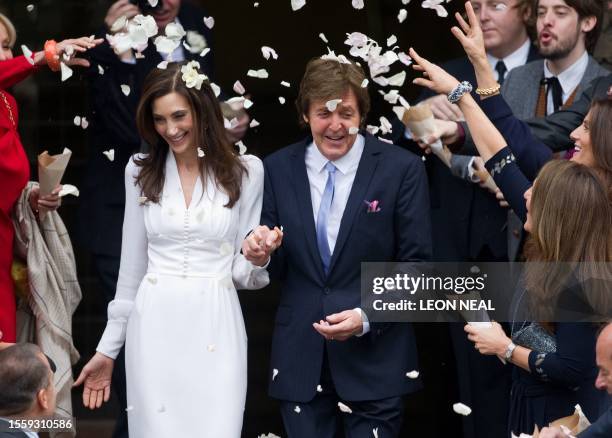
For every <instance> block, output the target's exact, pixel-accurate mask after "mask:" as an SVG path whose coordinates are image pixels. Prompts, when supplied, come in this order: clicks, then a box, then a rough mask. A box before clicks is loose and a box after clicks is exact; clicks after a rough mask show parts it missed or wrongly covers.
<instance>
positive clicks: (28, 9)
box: [26, 4, 34, 12]
mask: <svg viewBox="0 0 612 438" xmlns="http://www.w3.org/2000/svg"><path fill="white" fill-rule="evenodd" d="M33 10H34V5H33V4H29V5H27V6H26V11H28V12H32V11H33Z"/></svg>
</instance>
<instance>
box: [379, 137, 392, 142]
mask: <svg viewBox="0 0 612 438" xmlns="http://www.w3.org/2000/svg"><path fill="white" fill-rule="evenodd" d="M378 139H379V140H380V141H382V142H384V143H389V144H393V142H392V141H391V140H389V139H388V138H383V137H380V136H379V137H378Z"/></svg>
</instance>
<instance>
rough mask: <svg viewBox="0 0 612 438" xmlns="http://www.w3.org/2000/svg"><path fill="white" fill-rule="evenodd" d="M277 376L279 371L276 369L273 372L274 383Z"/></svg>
mask: <svg viewBox="0 0 612 438" xmlns="http://www.w3.org/2000/svg"><path fill="white" fill-rule="evenodd" d="M276 376H278V370H277V369H276V368H274V369H273V370H272V381H274V379H276Z"/></svg>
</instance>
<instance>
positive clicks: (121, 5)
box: [104, 0, 140, 32]
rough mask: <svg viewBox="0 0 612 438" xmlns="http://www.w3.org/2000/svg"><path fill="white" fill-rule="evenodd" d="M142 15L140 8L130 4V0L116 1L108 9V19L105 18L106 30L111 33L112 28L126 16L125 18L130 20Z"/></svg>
mask: <svg viewBox="0 0 612 438" xmlns="http://www.w3.org/2000/svg"><path fill="white" fill-rule="evenodd" d="M138 14H140V9H138V6H136V5H134V4H132V3H130V1H129V0H119V1H116V2H115V3H113V4H112V5H111V7H110V8H108V11H107V12H106V17H104V24H105V25H106V28H107V29H108V31H109V32H110V29H111V27H112V26H113V24H114V23H115V21H117V20H118V19H119V18H121V17H122V16H124V15H125V18H127V19H128V20H129V19H130V18H134V17H135V16H136V15H138Z"/></svg>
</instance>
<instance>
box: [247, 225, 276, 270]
mask: <svg viewBox="0 0 612 438" xmlns="http://www.w3.org/2000/svg"><path fill="white" fill-rule="evenodd" d="M282 242H283V232H282V231H281V230H280V228H278V227H274V229H273V230H271V229H270V228H268V227H267V226H265V225H260V226H258V227H257V228H255V229H254V230H253V232H252V233H251V234H249V235H248V236H247V237H246V238H245V239H244V241H243V242H242V254H243V255H244V258H246V259H247V260H248V261H249V262H251V263H253V264H254V265H256V266H264V265H265V264H266V263H267V262H268V259H269V258H270V254H272V252H274V250H276V249H277V248H278V247H279V246H281V243H282Z"/></svg>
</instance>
